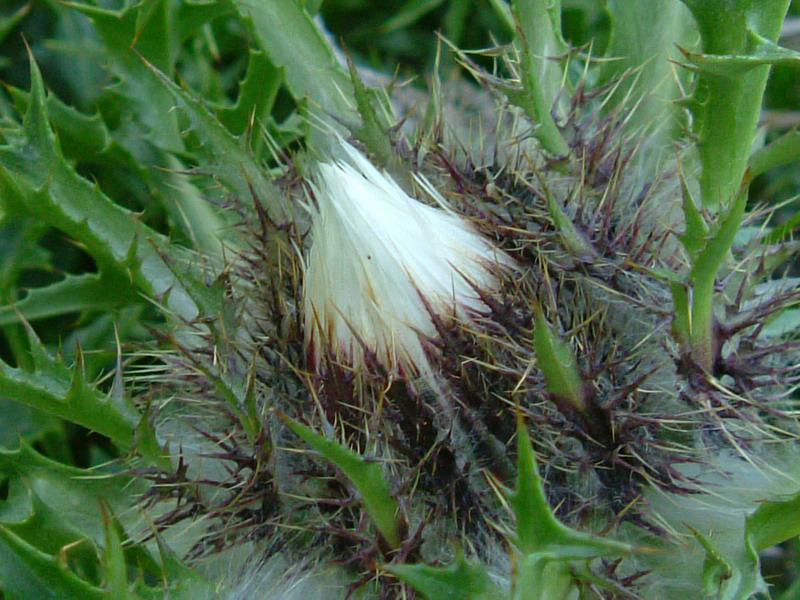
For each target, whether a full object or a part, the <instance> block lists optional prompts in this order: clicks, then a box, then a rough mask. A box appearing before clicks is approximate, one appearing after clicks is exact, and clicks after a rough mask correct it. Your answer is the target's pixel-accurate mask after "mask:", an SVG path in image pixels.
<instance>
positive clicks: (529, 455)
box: [509, 417, 634, 560]
mask: <svg viewBox="0 0 800 600" xmlns="http://www.w3.org/2000/svg"><path fill="white" fill-rule="evenodd" d="M509 502H510V504H511V506H512V508H513V509H514V519H515V521H516V532H517V535H516V541H515V543H516V545H517V548H518V549H519V551H520V552H521V553H522V554H523V555H531V554H536V553H552V554H553V556H554V558H556V559H558V560H574V559H580V558H594V557H597V556H613V555H617V554H628V553H630V552H632V551H633V550H634V548H633V547H632V546H630V545H628V544H624V543H622V542H618V541H616V540H611V539H608V538H604V537H601V536H599V535H593V534H589V533H584V532H581V531H576V530H574V529H570V528H569V527H567V526H566V525H564V524H563V523H561V522H560V521H559V520H558V519H557V518H556V516H555V515H554V514H553V511H552V509H551V508H550V504H549V503H548V501H547V495H546V494H545V492H544V486H543V485H542V480H541V478H540V477H539V469H538V467H537V466H536V457H535V455H534V453H533V446H532V445H531V440H530V436H529V434H528V430H527V428H526V427H525V424H524V422H523V420H522V418H521V417H520V418H519V421H518V424H517V483H516V488H515V490H514V492H513V493H511V494H510V495H509Z"/></svg>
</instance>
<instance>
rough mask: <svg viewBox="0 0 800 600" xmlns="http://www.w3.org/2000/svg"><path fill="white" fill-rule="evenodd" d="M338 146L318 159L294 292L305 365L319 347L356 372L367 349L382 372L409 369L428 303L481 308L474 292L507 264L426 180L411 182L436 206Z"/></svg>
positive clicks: (447, 311) (438, 310)
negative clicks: (301, 279)
mask: <svg viewBox="0 0 800 600" xmlns="http://www.w3.org/2000/svg"><path fill="white" fill-rule="evenodd" d="M340 145H341V147H342V149H343V154H344V156H346V157H347V162H345V161H343V160H339V161H336V162H331V163H324V164H321V165H319V167H318V173H317V177H316V182H315V185H314V186H313V189H314V196H315V198H316V206H315V207H312V208H311V213H312V227H311V235H312V245H311V249H310V251H309V255H308V259H307V264H306V274H305V290H304V312H305V338H306V344H307V348H308V349H309V356H310V357H311V362H312V364H311V365H310V366H311V367H312V368H316V369H318V368H319V367H320V362H321V359H322V357H323V356H324V355H325V353H328V355H329V356H331V357H333V358H334V360H336V361H337V362H340V363H342V364H344V365H347V366H352V367H354V368H360V367H363V366H364V360H365V356H366V355H367V353H365V348H367V349H369V352H370V353H371V354H373V355H374V356H375V357H376V358H377V360H378V361H379V362H380V363H381V364H382V365H383V367H384V368H385V369H386V370H387V371H388V372H389V374H391V375H393V376H403V375H418V374H420V373H421V372H422V371H425V370H426V366H427V359H426V353H425V347H424V345H423V343H422V341H421V339H420V338H421V337H422V338H426V337H427V338H433V337H436V334H437V332H436V328H435V326H434V323H433V320H432V319H431V315H430V312H429V310H428V309H429V308H430V309H431V310H432V311H433V312H434V313H435V314H437V315H438V316H440V317H441V318H442V319H443V320H444V322H446V323H447V322H452V319H453V318H454V317H455V318H458V319H470V318H471V317H474V316H476V315H477V314H480V313H483V312H485V311H486V310H487V307H486V306H485V305H484V303H483V302H482V301H481V300H480V298H479V296H478V294H477V293H476V292H475V289H474V288H475V287H477V288H479V289H482V290H486V291H490V290H491V289H493V288H495V287H496V285H497V279H496V275H497V273H498V269H499V268H500V267H501V266H507V265H510V264H511V260H510V259H509V258H508V257H507V256H506V255H505V254H503V253H502V252H501V251H500V250H498V249H497V248H495V247H494V246H493V245H492V244H491V243H490V242H489V241H488V240H486V239H485V238H484V237H483V236H481V235H480V234H478V233H477V232H476V231H475V230H474V229H473V227H472V226H471V225H470V224H469V223H468V222H467V221H466V220H464V219H463V218H461V217H460V216H458V215H456V214H455V213H453V212H451V211H449V210H447V209H446V208H444V207H445V204H444V199H443V198H442V197H441V196H440V195H439V194H438V192H436V191H435V190H434V189H433V188H432V187H431V186H430V184H429V183H428V182H427V181H425V180H424V179H422V178H418V179H417V181H418V183H419V184H420V186H421V187H423V188H424V189H425V191H426V192H427V193H428V194H430V195H431V196H432V197H433V199H434V200H436V202H437V203H439V204H440V206H442V207H443V208H434V207H431V206H427V205H425V204H423V203H422V202H419V201H418V200H415V199H413V198H411V197H409V196H408V195H407V194H406V193H405V192H404V191H403V189H402V188H401V187H400V186H399V185H398V184H397V183H396V182H395V181H394V180H393V179H392V178H391V177H390V176H389V175H387V174H386V173H382V172H380V171H379V170H378V169H376V168H375V167H374V166H373V165H372V164H371V163H370V162H369V160H368V159H367V158H366V157H365V156H364V155H363V154H361V153H360V152H359V151H358V150H356V149H355V148H353V147H352V146H350V145H349V144H347V143H345V142H344V141H342V142H341V144H340ZM422 298H424V299H425V301H423V300H422ZM426 302H427V304H428V306H427V307H426V305H425V304H426Z"/></svg>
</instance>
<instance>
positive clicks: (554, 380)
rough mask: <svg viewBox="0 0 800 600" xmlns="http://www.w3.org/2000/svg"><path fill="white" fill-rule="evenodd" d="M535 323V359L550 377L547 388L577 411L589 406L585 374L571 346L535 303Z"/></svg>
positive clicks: (546, 377) (560, 400)
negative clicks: (583, 374) (552, 327)
mask: <svg viewBox="0 0 800 600" xmlns="http://www.w3.org/2000/svg"><path fill="white" fill-rule="evenodd" d="M534 312H535V319H536V327H535V329H534V332H533V349H534V351H535V352H536V361H537V365H538V366H539V368H540V369H541V370H542V372H543V373H544V376H545V380H546V381H547V390H548V391H549V392H550V393H551V394H552V395H553V397H554V398H555V400H556V401H557V402H562V403H564V404H566V405H567V406H570V407H572V408H573V409H574V410H577V411H578V412H583V411H585V410H586V399H585V398H584V390H583V378H582V377H581V374H580V371H579V370H578V364H577V362H576V361H575V356H574V355H573V353H572V350H571V349H570V347H569V346H568V345H567V344H565V343H564V342H562V341H561V340H560V339H558V337H557V336H556V335H555V334H554V333H553V331H552V330H551V329H550V324H549V323H548V322H547V319H546V318H545V316H544V311H543V310H542V308H541V307H540V306H539V305H538V304H535V305H534Z"/></svg>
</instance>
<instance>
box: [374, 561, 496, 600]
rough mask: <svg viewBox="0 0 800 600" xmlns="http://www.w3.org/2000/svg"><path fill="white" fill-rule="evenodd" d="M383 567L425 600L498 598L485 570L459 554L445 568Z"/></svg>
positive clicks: (416, 565) (406, 565)
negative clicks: (425, 599) (426, 599)
mask: <svg viewBox="0 0 800 600" xmlns="http://www.w3.org/2000/svg"><path fill="white" fill-rule="evenodd" d="M384 568H385V569H386V570H387V571H389V572H390V573H393V574H395V575H397V576H398V577H399V578H400V579H402V580H403V581H405V582H406V583H407V584H409V585H410V586H412V587H413V588H414V589H415V590H417V591H418V592H420V593H421V594H422V595H424V596H425V597H426V598H428V599H429V600H496V599H498V598H500V597H501V596H500V590H499V589H498V588H497V586H496V585H495V584H494V583H493V582H492V580H491V578H490V577H489V574H488V573H487V572H486V569H485V568H484V567H483V566H482V565H480V564H474V563H470V562H467V560H466V559H465V558H464V556H463V554H459V555H458V557H457V558H456V560H455V561H454V562H453V563H452V564H450V565H448V566H446V567H431V566H429V565H424V564H398V565H387V566H385V567H384Z"/></svg>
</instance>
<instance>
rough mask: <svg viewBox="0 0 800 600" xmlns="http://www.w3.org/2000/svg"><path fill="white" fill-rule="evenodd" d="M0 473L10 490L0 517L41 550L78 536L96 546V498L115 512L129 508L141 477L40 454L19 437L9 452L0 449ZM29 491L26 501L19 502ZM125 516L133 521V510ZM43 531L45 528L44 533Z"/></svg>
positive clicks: (99, 530)
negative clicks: (60, 461) (138, 478)
mask: <svg viewBox="0 0 800 600" xmlns="http://www.w3.org/2000/svg"><path fill="white" fill-rule="evenodd" d="M0 473H2V474H3V475H4V476H5V477H7V478H9V490H10V491H11V490H13V489H15V490H16V491H15V492H14V494H13V498H12V496H11V495H10V496H9V498H8V499H7V500H6V501H5V503H4V504H3V509H2V512H0V521H2V522H4V523H5V524H6V526H7V527H10V528H14V529H15V530H16V531H18V533H19V534H25V536H26V537H29V539H30V540H31V543H33V544H35V545H37V546H41V548H42V549H43V550H45V551H50V550H53V545H54V544H58V543H61V542H67V541H70V542H71V541H75V540H76V539H77V538H81V537H84V538H87V539H88V540H92V541H93V542H94V543H95V544H96V545H97V546H102V543H103V521H102V518H101V516H100V511H99V504H98V502H99V501H100V499H104V500H105V501H106V502H108V504H109V505H110V506H111V507H112V508H113V509H114V511H115V512H120V511H124V510H127V509H128V508H129V507H130V498H131V494H135V493H139V492H141V491H142V490H143V485H142V483H141V482H135V481H132V480H131V479H130V478H129V477H124V476H121V475H111V474H105V475H104V474H103V473H101V472H98V471H96V470H86V469H79V468H77V467H71V466H68V465H64V464H62V463H58V462H55V461H53V460H50V459H48V458H45V457H44V456H42V455H41V454H39V453H38V452H36V450H34V449H33V448H32V447H31V446H30V445H29V444H27V443H25V442H23V443H22V444H21V445H20V447H19V448H18V449H16V450H13V451H9V450H2V449H0ZM29 494H30V497H31V498H32V500H31V501H30V502H23V501H24V500H25V499H26V498H27V497H28V495H29ZM10 502H13V504H9V503H10ZM128 518H129V519H131V521H135V520H136V519H137V515H134V514H128ZM45 531H50V532H51V533H50V534H48V537H45ZM50 536H52V537H50Z"/></svg>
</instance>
